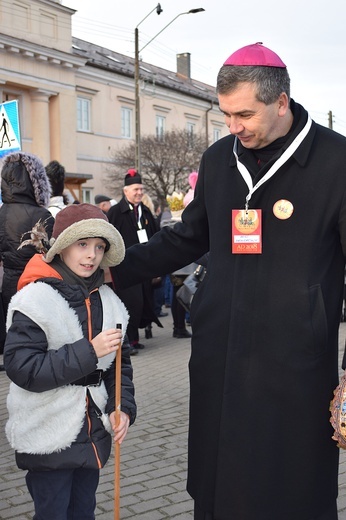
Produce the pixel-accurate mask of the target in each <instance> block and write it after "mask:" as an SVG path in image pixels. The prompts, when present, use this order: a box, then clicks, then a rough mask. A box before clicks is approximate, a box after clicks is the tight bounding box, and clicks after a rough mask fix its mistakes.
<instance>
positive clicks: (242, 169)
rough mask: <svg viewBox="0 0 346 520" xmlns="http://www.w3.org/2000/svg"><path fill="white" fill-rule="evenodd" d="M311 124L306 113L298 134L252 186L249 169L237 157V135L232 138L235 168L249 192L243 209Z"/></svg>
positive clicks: (295, 148) (286, 158) (298, 144)
mask: <svg viewBox="0 0 346 520" xmlns="http://www.w3.org/2000/svg"><path fill="white" fill-rule="evenodd" d="M311 125H312V120H311V117H310V116H309V115H308V120H307V122H306V124H305V126H304V128H303V129H302V130H301V132H299V134H298V135H297V136H296V137H295V139H294V140H293V141H292V143H291V144H290V145H289V147H288V148H287V149H286V150H285V151H284V153H283V154H282V155H281V156H280V157H279V158H278V159H277V161H275V163H274V164H273V165H272V166H271V167H270V168H269V170H268V171H267V173H266V174H265V175H264V176H263V177H262V179H260V180H259V181H258V183H257V184H256V185H255V186H254V185H253V183H252V177H251V175H250V173H249V170H248V169H247V168H246V166H245V165H244V164H243V163H241V162H240V161H239V159H238V155H237V143H238V137H236V138H235V139H234V144H233V153H234V156H235V159H236V162H237V168H238V170H239V172H240V174H241V176H242V177H243V179H244V181H245V182H246V184H247V186H248V188H249V193H248V194H247V196H246V199H245V209H246V210H247V209H248V207H249V201H250V199H251V197H252V194H253V193H254V192H255V191H256V190H257V189H258V188H259V187H260V186H262V184H264V183H265V182H267V181H268V180H269V179H270V178H271V177H273V175H274V174H275V173H276V172H277V171H278V169H279V168H281V166H282V165H283V164H285V163H286V162H287V161H288V159H289V158H290V157H292V155H293V154H294V152H295V151H296V150H297V148H298V147H299V146H300V145H301V143H302V142H303V141H304V139H305V137H306V136H307V134H308V132H309V130H310V128H311Z"/></svg>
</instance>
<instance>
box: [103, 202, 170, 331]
mask: <svg viewBox="0 0 346 520" xmlns="http://www.w3.org/2000/svg"><path fill="white" fill-rule="evenodd" d="M141 208H142V217H141V223H142V227H143V229H145V230H146V232H147V236H148V239H150V238H151V237H152V236H153V235H154V234H155V233H156V232H157V230H158V228H157V224H156V222H155V219H154V217H153V215H152V213H151V211H150V209H149V208H148V207H147V206H145V205H144V204H142V203H141ZM107 217H108V220H109V222H110V223H111V224H113V226H114V227H116V228H117V230H118V231H119V233H120V234H121V236H122V238H123V240H124V243H125V247H130V246H132V245H133V244H138V235H137V231H138V226H137V223H136V219H135V215H134V211H133V208H132V206H131V205H130V204H129V203H128V201H127V200H126V198H125V197H123V198H122V199H121V200H120V201H119V202H118V204H116V205H115V206H112V207H111V208H110V209H109V211H108V213H107ZM112 269H113V268H111V271H112ZM115 289H116V292H117V294H118V295H119V297H120V299H121V300H122V301H123V302H124V303H125V305H126V308H127V309H128V311H129V314H130V324H131V325H133V327H135V328H139V327H145V326H146V325H149V324H150V323H151V322H155V323H156V324H157V325H158V326H159V327H161V326H162V325H161V323H160V322H159V320H158V319H157V317H156V316H155V312H154V299H153V288H152V285H151V281H145V282H144V283H141V284H138V285H137V286H135V287H131V288H129V289H125V290H121V289H120V288H119V287H116V288H115ZM131 339H132V338H131Z"/></svg>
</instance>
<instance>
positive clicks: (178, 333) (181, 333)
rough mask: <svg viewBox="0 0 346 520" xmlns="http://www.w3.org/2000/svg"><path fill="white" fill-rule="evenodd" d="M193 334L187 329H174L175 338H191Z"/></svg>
mask: <svg viewBox="0 0 346 520" xmlns="http://www.w3.org/2000/svg"><path fill="white" fill-rule="evenodd" d="M191 337H192V334H191V333H190V332H189V331H188V330H186V329H173V338H179V339H182V338H191Z"/></svg>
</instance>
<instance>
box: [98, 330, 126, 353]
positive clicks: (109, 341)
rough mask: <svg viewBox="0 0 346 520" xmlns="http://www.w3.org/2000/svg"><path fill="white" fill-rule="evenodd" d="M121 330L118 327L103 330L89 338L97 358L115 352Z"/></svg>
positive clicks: (120, 336)
mask: <svg viewBox="0 0 346 520" xmlns="http://www.w3.org/2000/svg"><path fill="white" fill-rule="evenodd" d="M121 340H122V331H121V330H119V329H107V330H103V331H102V332H100V334H98V335H97V336H95V338H93V339H92V340H91V344H92V346H93V347H94V350H95V352H96V355H97V357H98V358H102V357H104V356H107V354H111V353H112V352H116V351H117V350H118V348H119V347H120V345H121Z"/></svg>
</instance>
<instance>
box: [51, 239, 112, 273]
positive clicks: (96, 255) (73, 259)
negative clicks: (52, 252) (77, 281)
mask: <svg viewBox="0 0 346 520" xmlns="http://www.w3.org/2000/svg"><path fill="white" fill-rule="evenodd" d="M105 249H106V242H105V241H104V240H103V239H102V238H82V239H81V240H77V242H74V243H73V244H71V245H70V246H68V247H66V248H65V249H63V250H62V251H61V253H60V258H61V260H62V261H63V262H64V263H65V264H66V265H67V267H69V268H70V269H71V271H73V272H74V273H75V274H76V275H77V276H81V277H82V278H88V277H89V276H91V275H92V274H94V272H95V271H96V269H97V268H98V266H99V265H100V263H101V261H102V259H103V255H104V254H105Z"/></svg>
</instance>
